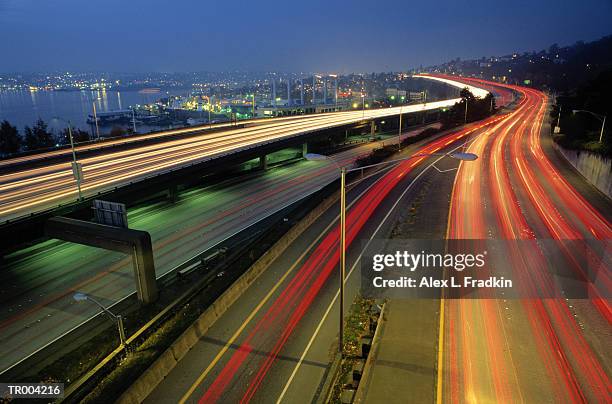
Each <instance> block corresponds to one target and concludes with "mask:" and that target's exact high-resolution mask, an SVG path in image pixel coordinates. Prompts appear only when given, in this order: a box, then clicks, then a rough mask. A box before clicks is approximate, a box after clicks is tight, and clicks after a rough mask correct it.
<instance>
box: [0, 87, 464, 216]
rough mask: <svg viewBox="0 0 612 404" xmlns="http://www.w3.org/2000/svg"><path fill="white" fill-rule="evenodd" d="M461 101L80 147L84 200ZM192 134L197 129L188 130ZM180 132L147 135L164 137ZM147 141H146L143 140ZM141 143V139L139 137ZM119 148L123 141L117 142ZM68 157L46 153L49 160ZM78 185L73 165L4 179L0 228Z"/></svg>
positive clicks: (70, 195)
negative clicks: (290, 141) (317, 134)
mask: <svg viewBox="0 0 612 404" xmlns="http://www.w3.org/2000/svg"><path fill="white" fill-rule="evenodd" d="M456 101H457V100H456V99H452V100H445V101H436V102H431V103H426V104H417V105H406V106H403V107H394V108H384V109H375V110H370V109H366V110H363V111H348V112H337V113H325V114H317V115H304V116H302V117H298V118H278V119H277V118H274V119H270V120H266V121H264V122H261V123H259V121H257V122H258V123H257V124H256V125H251V126H248V127H245V128H238V129H228V130H222V131H218V132H212V133H207V132H205V131H204V132H202V133H201V134H197V135H194V136H190V137H188V138H183V139H169V140H166V141H161V142H157V143H155V144H147V145H140V146H135V147H132V148H129V149H127V150H113V149H112V148H111V149H109V150H106V151H105V152H104V153H103V154H99V155H96V156H90V157H85V158H83V159H80V158H79V155H78V152H79V151H82V150H85V149H91V148H97V147H99V146H98V145H95V144H94V145H87V146H82V147H79V149H78V150H77V159H79V162H80V163H81V164H82V165H83V176H84V179H83V181H82V186H81V188H82V192H83V195H84V196H85V197H87V196H92V195H95V194H97V193H98V192H102V191H105V190H109V189H113V188H116V187H121V186H125V185H129V184H131V183H134V182H137V181H141V180H144V179H147V178H151V177H154V176H157V175H160V174H164V173H168V172H172V171H175V170H179V169H181V168H184V167H188V166H191V165H194V164H197V163H201V162H204V161H208V160H211V159H215V158H219V157H222V156H226V155H229V154H232V153H235V152H237V151H241V150H247V149H250V148H254V147H257V146H260V145H263V144H267V143H271V142H275V141H278V140H281V139H287V138H291V137H295V136H298V135H302V134H306V133H310V132H314V131H319V130H322V129H328V128H333V127H337V126H342V125H346V124H351V123H355V122H360V121H362V120H368V119H375V118H382V117H386V116H392V115H397V114H399V112H400V109H401V111H402V113H410V112H418V111H426V110H435V109H438V108H442V107H448V106H450V105H453V104H454V103H455V102H456ZM185 131H193V129H185ZM176 132H177V131H169V132H163V133H161V134H155V135H147V136H153V137H158V138H159V137H162V138H163V136H164V133H165V134H166V135H171V134H175V133H176ZM145 137H146V136H145ZM138 138H139V139H142V138H143V136H139V137H138ZM116 142H118V143H121V142H125V140H123V139H122V140H118V141H116ZM58 153H60V154H61V153H63V154H67V153H69V151H67V150H61V151H52V152H47V153H46V154H49V155H50V156H53V155H56V154H58ZM39 158H40V155H36V154H35V155H32V156H29V157H22V158H18V159H17V160H16V161H14V162H13V161H12V160H10V159H9V160H5V161H3V162H2V163H1V164H3V165H5V166H8V167H10V165H11V163H16V162H20V163H23V162H24V159H26V161H27V159H32V160H35V159H39ZM77 196H78V194H77V187H76V182H75V180H74V178H73V175H72V170H71V165H70V162H62V163H50V164H48V165H45V166H42V167H36V168H29V169H28V168H23V166H22V165H19V166H17V168H16V169H15V171H12V172H7V173H5V174H2V175H0V222H6V221H7V220H12V219H16V218H19V217H22V216H25V215H29V214H31V213H35V212H40V211H43V210H46V209H52V208H54V207H57V206H58V205H60V204H66V203H70V202H74V201H75V200H76V198H77Z"/></svg>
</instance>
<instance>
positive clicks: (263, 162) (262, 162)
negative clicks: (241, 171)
mask: <svg viewBox="0 0 612 404" xmlns="http://www.w3.org/2000/svg"><path fill="white" fill-rule="evenodd" d="M267 157H268V156H266V155H265V154H264V155H263V156H259V168H261V169H262V170H267V169H268V158H267Z"/></svg>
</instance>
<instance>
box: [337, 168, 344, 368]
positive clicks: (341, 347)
mask: <svg viewBox="0 0 612 404" xmlns="http://www.w3.org/2000/svg"><path fill="white" fill-rule="evenodd" d="M345 271H346V168H344V167H343V168H342V169H341V170H340V335H339V337H338V338H339V340H338V350H339V351H340V357H343V356H344V349H343V347H344V276H345V274H344V273H345Z"/></svg>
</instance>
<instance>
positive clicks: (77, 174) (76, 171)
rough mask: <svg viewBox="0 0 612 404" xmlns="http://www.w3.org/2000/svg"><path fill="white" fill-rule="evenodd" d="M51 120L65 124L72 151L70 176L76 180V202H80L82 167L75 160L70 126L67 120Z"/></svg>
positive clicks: (56, 118) (58, 118) (81, 195)
mask: <svg viewBox="0 0 612 404" xmlns="http://www.w3.org/2000/svg"><path fill="white" fill-rule="evenodd" d="M53 119H55V120H58V121H62V122H65V123H66V124H67V125H68V137H69V138H70V149H71V150H72V163H71V166H72V175H73V176H74V179H75V180H76V185H77V192H78V196H79V199H78V200H79V201H81V200H83V193H82V192H81V181H82V180H83V165H82V164H81V163H79V162H78V161H77V158H76V151H75V149H74V138H73V136H72V124H71V123H70V121H69V120H66V119H63V118H60V117H55V118H53Z"/></svg>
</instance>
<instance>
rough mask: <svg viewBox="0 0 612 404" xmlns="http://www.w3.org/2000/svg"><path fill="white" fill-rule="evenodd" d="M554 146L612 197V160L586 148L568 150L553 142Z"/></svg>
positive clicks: (598, 187)
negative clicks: (585, 149)
mask: <svg viewBox="0 0 612 404" xmlns="http://www.w3.org/2000/svg"><path fill="white" fill-rule="evenodd" d="M553 146H554V148H555V149H556V150H557V151H558V152H559V153H560V154H561V155H562V156H563V157H565V159H566V160H567V161H569V163H570V164H571V165H573V166H574V168H576V170H578V172H580V174H582V176H583V177H584V178H586V179H587V181H589V182H590V183H591V184H593V185H594V186H595V187H596V188H597V189H599V190H600V191H601V192H603V193H604V194H606V195H607V196H608V197H609V198H612V160H611V159H609V158H605V157H603V156H600V155H598V154H594V153H590V152H588V151H584V150H568V149H565V148H563V147H561V146H559V145H558V144H557V143H555V142H553Z"/></svg>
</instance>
